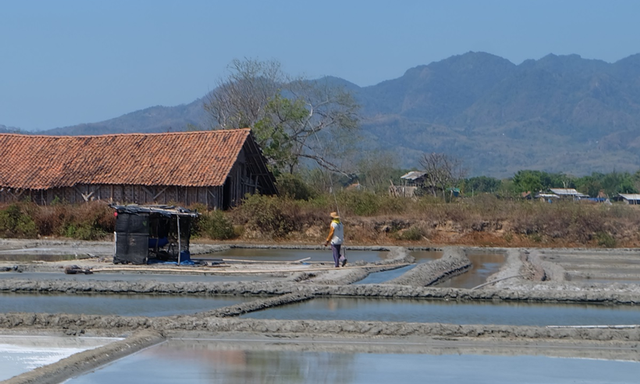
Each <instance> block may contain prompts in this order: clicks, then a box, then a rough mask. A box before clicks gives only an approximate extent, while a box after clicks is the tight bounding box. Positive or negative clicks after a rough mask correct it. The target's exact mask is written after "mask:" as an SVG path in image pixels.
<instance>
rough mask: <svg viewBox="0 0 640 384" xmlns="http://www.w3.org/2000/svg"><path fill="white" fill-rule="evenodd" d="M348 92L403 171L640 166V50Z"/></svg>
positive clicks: (184, 116)
mask: <svg viewBox="0 0 640 384" xmlns="http://www.w3.org/2000/svg"><path fill="white" fill-rule="evenodd" d="M320 80H321V81H327V82H331V83H334V84H336V85H342V86H344V87H345V88H346V89H348V90H350V91H351V92H352V93H353V95H354V96H355V98H356V101H357V102H358V103H359V104H360V105H361V110H360V117H361V126H362V131H363V134H364V137H365V141H364V145H366V148H367V150H373V149H379V150H384V151H392V152H393V153H395V154H396V157H397V158H398V159H399V164H398V165H399V166H402V167H403V168H415V169H419V161H420V158H421V157H422V156H423V155H424V154H428V153H432V152H438V153H446V154H448V155H450V156H452V157H455V158H458V159H460V160H462V162H463V165H464V167H465V168H466V169H467V170H468V174H469V176H479V175H484V176H492V177H498V178H503V177H510V176H513V174H514V173H515V172H517V171H519V170H524V169H536V170H542V171H547V172H559V173H565V174H569V175H574V176H583V175H587V174H591V173H593V172H602V173H608V172H612V171H617V172H631V173H634V172H636V171H637V170H638V169H640V54H636V55H632V56H629V57H627V58H625V59H622V60H619V61H617V62H615V63H607V62H604V61H600V60H588V59H584V58H581V57H580V56H578V55H567V56H556V55H552V54H550V55H547V56H545V57H543V58H541V59H539V60H526V61H524V62H523V63H521V64H519V65H516V64H513V63H511V62H510V61H508V60H506V59H504V58H501V57H498V56H495V55H492V54H488V53H484V52H468V53H465V54H462V55H457V56H452V57H449V58H447V59H444V60H442V61H438V62H433V63H431V64H428V65H421V66H417V67H414V68H411V69H409V70H407V71H406V72H405V73H404V75H403V76H401V77H399V78H397V79H392V80H387V81H383V82H381V83H379V84H376V85H372V86H367V87H359V86H357V85H355V84H353V83H350V82H348V81H347V80H344V79H340V78H336V77H327V78H323V79H320ZM205 97H206V95H205V96H203V98H201V99H198V100H195V101H193V102H192V103H189V104H184V105H179V106H175V107H162V106H155V107H150V108H146V109H143V110H139V111H135V112H131V113H128V114H126V115H123V116H120V117H117V118H114V119H111V120H107V121H103V122H99V123H88V124H80V125H76V126H70V127H64V128H55V129H51V130H47V131H43V132H39V133H41V134H42V133H44V134H52V135H94V134H106V133H127V132H166V131H181V130H184V129H186V127H187V126H189V125H192V126H196V127H203V128H204V127H207V126H208V123H207V115H206V113H205V111H204V110H203V108H202V105H203V102H204V98H205Z"/></svg>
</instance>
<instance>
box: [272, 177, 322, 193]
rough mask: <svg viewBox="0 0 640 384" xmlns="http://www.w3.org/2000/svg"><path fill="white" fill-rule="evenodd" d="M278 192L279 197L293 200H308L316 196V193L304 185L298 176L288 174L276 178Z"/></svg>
mask: <svg viewBox="0 0 640 384" xmlns="http://www.w3.org/2000/svg"><path fill="white" fill-rule="evenodd" d="M276 185H277V187H278V192H279V193H280V195H281V196H286V197H289V198H291V199H295V200H310V199H312V198H314V197H315V196H316V193H314V191H313V190H312V189H311V187H309V185H308V184H306V183H305V182H304V181H303V180H302V179H301V178H300V176H296V175H292V174H290V173H285V174H281V175H280V176H278V181H277V183H276Z"/></svg>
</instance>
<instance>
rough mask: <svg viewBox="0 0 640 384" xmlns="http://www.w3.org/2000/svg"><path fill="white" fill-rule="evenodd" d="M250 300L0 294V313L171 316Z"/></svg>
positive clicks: (174, 296) (193, 297) (223, 297)
mask: <svg viewBox="0 0 640 384" xmlns="http://www.w3.org/2000/svg"><path fill="white" fill-rule="evenodd" d="M250 300H255V299H253V298H245V297H237V296H216V297H211V296H180V295H139V294H136V295H87V294H73V295H59V294H23V293H0V311H2V312H3V313H7V312H34V313H69V314H86V315H119V316H147V317H158V316H172V315H186V314H194V313H197V312H204V311H210V310H213V309H217V308H222V307H226V306H228V305H234V304H238V303H241V302H245V301H250Z"/></svg>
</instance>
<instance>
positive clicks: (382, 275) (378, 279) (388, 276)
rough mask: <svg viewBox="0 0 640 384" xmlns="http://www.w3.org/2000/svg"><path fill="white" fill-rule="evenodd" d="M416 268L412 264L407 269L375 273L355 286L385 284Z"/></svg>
mask: <svg viewBox="0 0 640 384" xmlns="http://www.w3.org/2000/svg"><path fill="white" fill-rule="evenodd" d="M415 266H416V265H415V264H411V265H407V266H406V267H402V268H396V269H392V270H389V271H382V272H373V273H370V274H369V275H368V276H367V277H365V278H364V279H362V280H360V281H358V282H355V283H354V284H383V283H385V282H387V281H389V280H393V279H395V278H396V277H399V276H401V275H403V274H404V273H406V272H408V271H410V270H411V269H413V268H414V267H415Z"/></svg>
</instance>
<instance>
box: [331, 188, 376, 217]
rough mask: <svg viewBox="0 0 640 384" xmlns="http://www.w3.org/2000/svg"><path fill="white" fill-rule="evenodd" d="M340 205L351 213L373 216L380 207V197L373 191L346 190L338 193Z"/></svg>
mask: <svg viewBox="0 0 640 384" xmlns="http://www.w3.org/2000/svg"><path fill="white" fill-rule="evenodd" d="M338 203H339V205H340V207H341V208H342V209H343V210H344V211H345V212H346V213H348V214H350V215H356V216H373V215H376V214H377V213H378V211H379V209H380V199H379V198H378V196H376V195H374V194H373V193H371V192H366V191H364V192H363V191H344V192H341V193H340V194H338Z"/></svg>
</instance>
